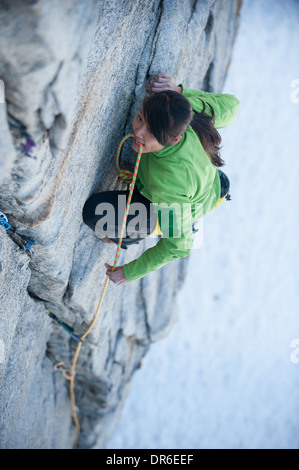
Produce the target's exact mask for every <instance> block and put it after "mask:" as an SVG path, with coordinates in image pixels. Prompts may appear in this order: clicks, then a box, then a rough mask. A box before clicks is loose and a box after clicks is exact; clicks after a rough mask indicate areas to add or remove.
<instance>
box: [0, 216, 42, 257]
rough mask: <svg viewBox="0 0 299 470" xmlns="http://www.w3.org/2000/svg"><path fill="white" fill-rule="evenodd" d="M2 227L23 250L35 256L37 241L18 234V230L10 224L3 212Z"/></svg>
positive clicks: (0, 218)
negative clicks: (34, 247)
mask: <svg viewBox="0 0 299 470" xmlns="http://www.w3.org/2000/svg"><path fill="white" fill-rule="evenodd" d="M0 226H1V227H3V228H4V230H6V232H7V233H8V234H10V235H12V238H13V240H14V241H15V242H16V243H17V244H18V245H19V246H20V247H21V248H22V249H23V250H25V251H27V253H29V254H30V255H35V253H34V249H33V246H34V245H35V244H36V241H35V240H33V238H31V237H27V236H26V235H23V234H22V233H19V232H17V231H16V229H15V228H14V227H12V226H11V224H10V223H9V222H8V218H7V216H6V215H5V214H4V213H3V212H0Z"/></svg>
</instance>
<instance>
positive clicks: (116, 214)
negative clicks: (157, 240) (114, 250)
mask: <svg viewBox="0 0 299 470" xmlns="http://www.w3.org/2000/svg"><path fill="white" fill-rule="evenodd" d="M128 196H129V191H104V192H102V193H98V194H93V195H92V196H91V197H90V198H89V199H88V200H87V201H86V203H85V205H84V208H83V214H82V215H83V221H84V223H85V224H86V225H88V227H90V228H91V229H92V230H93V231H94V232H95V233H96V235H97V236H98V237H99V238H101V239H102V240H104V241H107V239H108V240H111V241H112V242H114V243H116V244H117V243H118V241H119V237H120V233H121V228H122V223H123V218H124V214H125V209H126V204H127V200H128ZM156 225H157V215H156V214H155V213H154V211H153V205H152V203H151V202H150V201H149V200H148V199H146V198H145V197H144V196H142V195H141V194H140V192H139V191H138V190H137V188H135V189H134V192H133V195H132V200H131V204H130V208H129V214H128V217H127V222H126V230H125V233H124V237H123V240H122V245H121V247H122V248H126V247H127V246H128V245H132V244H134V243H138V242H139V240H142V239H144V238H146V237H147V236H148V235H149V234H151V233H152V232H153V231H154V229H155V228H156Z"/></svg>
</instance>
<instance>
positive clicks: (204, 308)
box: [106, 0, 299, 449]
mask: <svg viewBox="0 0 299 470" xmlns="http://www.w3.org/2000/svg"><path fill="white" fill-rule="evenodd" d="M298 59H299V2H297V1H296V0H284V1H283V2H282V1H280V0H275V1H274V0H247V1H245V0H244V3H243V9H242V12H241V25H240V30H239V35H238V38H237V41H236V44H235V49H234V54H233V58H232V63H231V66H230V70H229V75H228V77H227V81H226V85H225V89H224V91H225V92H228V93H233V94H235V95H236V96H237V97H238V98H239V100H240V102H241V107H240V113H239V117H238V119H237V121H235V123H234V124H233V125H232V126H230V127H229V128H226V129H225V130H223V131H222V132H221V134H222V136H223V145H224V147H223V151H222V156H223V158H224V160H225V161H226V166H225V168H224V171H225V172H226V173H227V174H228V175H229V177H230V180H231V185H232V190H231V193H232V201H231V202H230V203H229V202H225V203H223V204H222V205H221V206H220V207H219V208H218V209H217V210H216V211H215V212H212V213H211V214H209V215H208V216H207V217H206V218H205V219H204V243H203V246H202V248H201V249H200V250H194V251H193V252H192V254H191V259H190V264H189V273H188V276H187V279H186V282H185V285H184V289H183V290H182V291H181V293H180V295H179V296H178V315H179V318H178V322H177V324H176V325H175V327H174V328H173V330H172V332H171V334H170V335H169V336H168V337H167V338H166V339H164V340H161V341H159V342H157V343H156V344H154V345H153V346H152V348H151V350H150V352H149V353H148V355H147V357H146V358H145V360H144V361H143V364H142V368H141V369H140V370H139V371H137V372H136V374H135V377H134V380H133V383H132V386H131V390H130V394H129V396H128V399H127V402H126V404H125V406H124V409H123V412H122V415H121V418H120V421H119V424H118V427H117V428H116V430H115V432H114V434H113V436H112V437H111V439H110V440H109V442H108V444H107V446H106V448H107V449H114V448H119V449H122V448H127V449H139V448H144V449H159V448H164V449H165V448H172V449H180V448H181V449H183V448H185V449H202V448H233V449H243V448H299V348H298V346H299V308H298V305H299V299H298V292H299V273H298V261H299V247H298V241H299V237H298V231H299V224H298V220H299V219H298V216H299V209H298V206H299V197H298V186H299V144H298V142H299V137H298V135H299V132H298V131H299V60H298ZM296 79H297V82H293V81H294V80H296ZM292 83H293V85H295V86H296V88H294V87H292V86H291V85H292ZM296 90H298V91H296ZM297 101H298V102H297ZM296 339H298V343H297V348H298V349H297V350H296V349H295V347H291V343H292V341H293V340H296ZM293 344H294V345H295V343H293Z"/></svg>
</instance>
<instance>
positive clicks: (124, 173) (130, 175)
mask: <svg viewBox="0 0 299 470" xmlns="http://www.w3.org/2000/svg"><path fill="white" fill-rule="evenodd" d="M129 137H134V134H127V135H126V136H125V137H124V138H123V139H122V140H121V142H120V144H119V146H118V149H117V153H116V168H117V172H118V176H119V177H120V178H121V179H122V180H123V181H125V182H126V183H129V184H130V187H129V196H128V200H127V205H126V210H125V214H124V218H123V223H122V228H121V232H120V237H119V241H118V245H117V249H116V254H115V258H114V262H113V267H112V271H115V268H116V265H117V262H118V258H119V253H120V248H121V243H122V239H123V236H124V232H125V227H126V221H127V217H128V213H129V208H130V204H131V200H132V195H133V191H134V187H135V183H136V177H137V172H138V168H139V164H140V159H141V154H142V149H143V145H142V144H140V145H139V150H138V154H137V159H136V164H135V168H134V171H133V172H130V171H128V170H122V169H121V168H120V166H119V157H120V151H121V147H122V145H123V143H124V141H125V140H126V139H128V138H129ZM108 283H109V277H108V276H107V278H106V281H105V284H104V287H103V290H102V293H101V297H100V300H99V303H98V306H97V309H96V312H95V315H94V317H93V320H92V321H91V323H90V325H89V327H88V328H87V330H86V331H85V333H84V334H83V335H82V336H81V337H80V342H79V343H78V345H77V349H76V351H75V355H74V358H73V362H72V366H71V370H70V373H69V375H68V373H67V372H66V369H64V368H63V375H64V377H65V378H66V379H67V380H69V382H70V399H71V407H72V416H73V420H74V424H75V426H76V436H75V440H74V444H73V447H74V448H76V447H77V443H78V438H79V434H80V423H79V419H78V416H77V410H76V402H75V383H74V379H75V369H76V364H77V361H78V357H79V353H80V350H81V346H82V342H83V341H84V339H85V338H86V336H87V335H88V334H89V333H90V331H91V330H92V328H93V326H94V324H95V322H96V320H97V318H98V315H99V312H100V309H101V305H102V302H103V299H104V296H105V293H106V289H107V286H108ZM59 364H61V363H59ZM57 366H58V365H57V364H56V367H57Z"/></svg>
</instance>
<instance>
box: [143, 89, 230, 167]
mask: <svg viewBox="0 0 299 470" xmlns="http://www.w3.org/2000/svg"><path fill="white" fill-rule="evenodd" d="M201 101H202V100H201ZM202 103H203V110H202V111H201V112H200V113H195V114H194V116H193V110H192V106H191V104H190V102H189V101H188V100H187V98H185V97H184V96H183V95H181V94H180V93H178V92H176V91H172V90H167V91H161V92H160V93H154V94H152V95H151V96H148V97H146V98H145V99H144V101H143V106H142V111H143V115H144V117H145V120H146V122H147V125H148V127H149V131H150V132H151V133H152V134H153V135H154V136H155V138H156V139H157V140H158V142H159V143H160V144H161V145H164V146H167V145H170V142H171V141H172V140H173V139H174V138H175V137H177V136H178V135H182V134H183V133H184V132H185V131H186V130H187V128H188V126H189V125H191V127H192V129H193V130H194V132H195V133H196V134H197V136H198V138H199V140H200V142H201V144H202V146H203V148H204V150H205V151H206V152H207V154H208V155H209V157H210V159H211V162H212V163H213V165H215V166H218V167H219V166H223V165H224V161H223V160H222V159H221V157H220V153H219V151H220V143H221V136H220V134H219V133H218V131H217V130H216V129H215V127H214V124H213V119H214V116H215V113H214V110H213V108H212V106H210V105H209V107H210V109H211V113H212V116H209V115H208V114H207V113H205V109H206V105H205V103H204V102H203V101H202Z"/></svg>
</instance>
